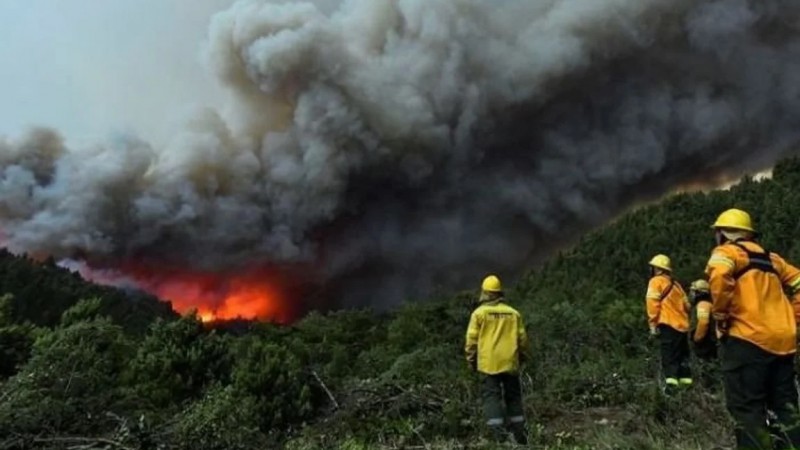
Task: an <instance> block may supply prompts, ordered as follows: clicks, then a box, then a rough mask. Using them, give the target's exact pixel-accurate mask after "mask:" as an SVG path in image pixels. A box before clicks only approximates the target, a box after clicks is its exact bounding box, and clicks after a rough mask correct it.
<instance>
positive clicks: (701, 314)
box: [692, 300, 714, 342]
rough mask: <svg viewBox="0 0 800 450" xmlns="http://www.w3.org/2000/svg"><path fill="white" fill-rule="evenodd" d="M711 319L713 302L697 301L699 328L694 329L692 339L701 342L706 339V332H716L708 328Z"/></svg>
mask: <svg viewBox="0 0 800 450" xmlns="http://www.w3.org/2000/svg"><path fill="white" fill-rule="evenodd" d="M710 321H711V302H709V301H706V300H702V301H699V302H697V328H696V329H695V330H694V336H692V340H693V341H694V342H701V341H702V340H703V339H705V337H706V334H708V333H709V331H710V332H712V333H713V332H714V331H713V330H709V329H708V324H709V322H710Z"/></svg>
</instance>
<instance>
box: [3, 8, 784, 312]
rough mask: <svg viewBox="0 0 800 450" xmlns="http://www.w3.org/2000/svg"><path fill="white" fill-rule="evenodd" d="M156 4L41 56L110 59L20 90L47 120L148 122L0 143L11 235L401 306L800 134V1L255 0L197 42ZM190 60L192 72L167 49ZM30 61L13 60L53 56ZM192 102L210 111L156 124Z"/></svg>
mask: <svg viewBox="0 0 800 450" xmlns="http://www.w3.org/2000/svg"><path fill="white" fill-rule="evenodd" d="M34 3H35V2H34ZM132 3H133V2H132ZM144 3H148V4H152V5H155V4H156V3H157V2H156V0H153V1H152V2H144ZM164 3H167V4H172V5H173V6H174V7H175V9H172V10H170V11H169V12H166V11H163V10H162V9H161V8H160V7H154V9H153V11H147V12H146V11H144V10H145V9H146V8H144V7H142V11H141V14H142V17H145V16H146V17H150V16H149V15H150V14H153V15H159V14H161V15H159V17H158V19H152V18H150V19H148V20H153V21H154V22H153V23H152V25H141V26H142V27H143V28H148V27H152V28H148V31H149V32H145V33H144V35H145V36H146V37H141V38H139V37H134V36H139V35H138V34H137V33H134V32H130V31H127V30H128V28H130V27H133V26H134V25H132V24H133V23H135V22H137V20H138V19H133V18H129V17H131V16H133V13H128V14H125V13H124V12H123V13H121V14H119V13H118V12H115V13H114V14H112V16H113V17H112V16H107V17H106V18H105V19H97V23H98V25H97V26H99V27H100V28H102V29H105V30H106V32H107V33H112V30H113V33H112V34H120V35H125V37H124V38H121V41H119V42H117V41H116V40H115V39H114V38H113V37H110V38H109V39H108V40H107V41H106V40H105V39H100V38H98V37H97V36H93V37H92V36H90V37H88V38H86V42H88V43H91V45H89V44H87V45H88V47H87V48H90V49H92V48H94V50H85V49H84V48H82V47H81V45H77V47H76V49H75V50H74V51H73V50H67V49H64V52H63V53H62V52H56V53H58V54H59V55H61V56H60V57H61V58H63V60H64V61H66V62H63V63H61V65H54V66H55V67H54V68H53V69H52V70H51V71H55V72H63V73H70V74H71V75H70V76H71V77H79V76H78V75H76V74H75V73H76V71H78V72H80V71H79V70H78V69H76V67H77V68H83V70H84V71H88V72H91V75H89V77H90V78H91V77H99V80H98V79H93V81H91V82H87V83H86V84H85V85H81V86H82V87H81V88H80V89H78V91H80V92H78V91H76V93H73V94H64V93H63V91H62V90H59V89H55V88H53V87H52V86H51V87H50V88H49V90H48V89H44V90H43V91H42V93H41V94H37V92H38V91H37V88H36V86H37V85H36V82H35V80H36V79H37V78H38V77H42V76H44V75H41V74H39V75H36V76H33V75H32V81H25V82H23V83H22V86H28V88H30V89H31V91H32V92H33V93H34V94H31V98H34V97H36V96H37V95H39V97H38V98H37V102H39V101H40V102H42V103H43V104H44V105H46V104H47V102H49V101H52V102H53V103H54V105H55V106H54V107H53V110H47V112H46V113H44V112H42V113H38V112H37V111H42V110H41V109H29V108H24V109H23V110H24V111H27V112H26V114H30V116H28V117H29V119H27V120H30V121H31V122H33V123H45V124H49V125H56V126H58V125H61V124H60V123H57V122H58V121H56V120H48V117H62V115H64V114H66V115H69V114H70V111H71V109H72V108H77V109H80V110H82V109H83V108H84V106H83V104H82V103H81V102H82V101H83V98H84V97H85V103H86V106H85V109H86V111H82V112H81V113H79V114H78V113H76V114H77V116H78V117H73V118H63V117H62V118H61V119H60V120H65V121H66V122H64V125H63V126H64V127H65V128H66V130H67V134H68V133H69V132H71V130H73V129H74V130H77V131H76V132H78V133H84V132H86V130H91V132H92V133H95V132H97V129H96V128H94V127H98V126H100V127H103V128H105V127H109V128H110V129H114V127H115V126H129V127H132V128H133V130H134V131H135V132H136V133H133V134H131V135H128V136H123V137H120V136H117V137H115V138H114V139H111V140H98V141H97V143H96V144H92V145H81V146H69V147H68V146H65V145H63V143H62V141H61V138H60V137H59V136H58V134H57V133H56V132H54V131H52V130H47V129H42V130H38V131H36V132H34V133H32V134H30V135H27V136H24V137H21V138H18V139H14V140H11V141H8V142H6V143H3V142H2V141H0V194H2V196H0V229H1V230H2V231H3V232H4V234H5V235H6V238H7V241H8V245H9V247H10V248H12V249H13V250H16V251H27V252H33V253H34V254H47V255H54V256H56V257H57V258H70V259H74V260H85V261H86V262H87V263H88V264H89V265H90V266H93V267H102V268H103V269H110V270H112V271H113V270H119V271H122V272H125V273H127V274H134V275H133V276H134V277H139V279H140V280H143V281H141V283H142V285H144V286H154V285H160V284H159V283H163V282H165V281H164V280H160V279H159V280H156V279H154V278H157V275H158V274H159V273H160V274H162V275H163V273H168V272H169V270H167V271H166V272H165V271H159V270H154V269H152V268H153V267H167V268H172V269H174V268H176V267H177V268H182V269H187V270H189V269H191V270H198V271H203V272H204V273H208V272H212V273H231V272H235V271H237V270H243V269H242V268H248V270H251V269H252V268H253V267H260V268H264V270H267V271H270V273H271V271H276V270H277V271H279V272H280V271H284V270H286V269H288V268H293V269H296V268H298V267H302V268H303V270H302V271H301V272H300V273H301V274H302V276H301V278H304V279H303V280H301V281H302V282H311V281H313V282H314V283H319V284H321V286H322V287H327V288H329V289H328V290H327V292H328V295H330V296H333V297H334V298H333V300H330V299H329V300H326V301H334V302H335V303H336V304H365V303H366V304H373V305H387V304H394V303H396V302H397V301H400V300H402V299H404V298H408V297H418V296H423V295H425V294H427V293H429V292H430V291H431V290H432V289H434V288H435V287H442V286H443V287H466V286H472V285H474V284H475V283H476V280H478V279H479V277H480V276H482V275H484V274H486V273H488V272H499V273H501V274H503V275H512V274H514V273H516V272H518V271H519V270H521V269H523V268H524V267H525V266H526V265H528V264H530V263H531V262H532V261H536V260H539V259H541V258H545V257H547V256H548V255H549V254H550V253H551V252H552V251H553V249H554V248H557V247H558V246H561V245H565V244H568V243H570V242H571V241H572V240H573V239H574V238H575V237H576V236H578V235H579V234H580V233H582V232H585V231H586V230H588V229H591V228H593V227H596V226H599V225H601V224H603V223H604V222H606V221H607V220H609V219H611V218H613V217H614V216H615V215H616V214H619V213H620V212H621V211H623V210H624V209H625V208H627V207H630V206H631V205H634V204H635V203H636V202H638V201H642V200H649V199H652V198H656V197H658V196H660V195H663V194H665V193H667V192H669V191H671V190H673V189H675V188H677V187H679V186H682V185H686V184H692V185H696V184H704V183H705V184H714V183H715V182H716V181H717V180H719V179H721V178H726V177H730V176H733V175H736V174H739V173H743V172H745V171H756V170H760V169H763V168H766V167H769V166H770V165H771V164H772V163H773V162H774V161H775V160H776V159H777V158H779V157H781V156H783V155H787V154H790V153H791V152H792V149H793V148H795V146H796V144H797V141H798V139H800V31H798V23H800V22H798V21H799V20H800V3H799V2H797V1H796V0H791V1H790V0H758V1H756V0H751V1H748V0H700V1H698V0H591V1H590V0H538V1H531V0H503V1H496V0H491V1H490V0H447V1H431V0H349V1H344V2H337V1H330V2H327V3H328V4H327V5H325V7H320V6H319V3H317V4H315V3H312V2H304V1H267V0H260V1H257V0H241V1H238V2H236V3H234V4H231V5H225V6H226V8H224V10H223V11H222V12H220V13H219V14H216V15H214V16H213V18H210V21H209V23H208V24H207V25H208V26H207V27H206V31H205V34H203V33H201V31H200V30H201V29H202V27H201V26H200V25H201V24H202V22H203V21H202V16H203V14H201V11H194V10H192V11H184V10H185V9H187V8H189V7H184V6H180V7H178V6H175V5H179V3H178V2H177V1H176V2H164ZM212 3H213V2H210V3H209V5H207V6H209V7H210V6H214V5H212ZM52 4H53V5H55V1H54V2H53V3H52ZM87 4H88V3H87ZM119 5H122V3H121V2H119ZM216 6H218V5H216ZM192 7H194V5H192ZM120 8H121V6H120ZM123 9H124V8H123ZM134 9H136V10H138V9H139V7H138V6H137V7H135V8H134ZM189 9H191V8H189ZM199 9H202V8H199ZM211 9H213V8H211ZM110 10H113V8H110ZM110 10H109V11H110ZM156 11H160V13H157V12H156ZM207 12H208V10H206V13H207ZM106 13H108V12H104V14H106ZM98 14H99V13H98ZM76 15H77V17H76V16H72V18H71V19H68V20H67V19H64V20H66V22H65V24H69V26H75V22H76V21H78V20H88V19H85V18H84V17H83V16H82V15H80V14H78V13H76ZM184 15H187V17H192V19H187V20H186V21H184V19H183V17H184ZM3 16H5V14H3ZM89 17H92V15H89ZM195 18H196V24H197V26H195ZM59 20H62V19H61V18H60V16H59ZM141 20H143V21H144V22H146V20H145V19H141ZM100 24H102V26H100ZM63 26H67V25H63ZM24 28H25V32H24V33H22V32H20V33H22V34H23V35H25V34H28V35H30V34H33V35H35V36H38V35H37V34H36V31H35V30H31V29H29V28H28V27H24ZM155 30H161V31H155ZM46 35H47V34H45V36H46ZM78 35H79V36H80V34H78ZM198 35H199V36H198ZM162 36H163V39H162V38H161V37H162ZM202 36H206V39H205V41H206V42H205V43H203V42H201V41H202V40H203V39H201V37H202ZM43 39H44V38H43ZM173 39H174V40H175V42H176V43H175V44H174V45H175V47H169V46H166V43H167V42H172V40H173ZM98 40H101V41H103V42H102V45H101V44H99V43H97V42H95V41H98ZM193 40H196V41H197V45H198V47H197V48H193V46H192V45H191V42H192V41H193ZM56 41H57V39H56ZM16 45H20V46H21V47H20V48H25V44H16ZM52 45H56V46H58V44H57V43H53V44H52ZM95 46H100V47H95ZM44 47H47V45H45V46H44ZM79 47H80V50H79V49H78V48H79ZM98 48H100V50H98ZM165 48H166V50H165ZM183 49H185V50H183ZM4 51H6V50H4ZM50 51H52V49H51V50H50ZM15 52H16V51H14V52H12V53H10V55H11V56H14V55H15ZM87 52H88V53H87ZM93 52H94V53H93ZM151 52H153V53H151ZM194 52H197V54H200V55H202V58H198V60H202V61H203V62H204V63H203V64H202V65H201V67H202V69H196V67H197V66H195V65H194V64H200V63H195V62H194V61H195V60H193V59H191V58H189V59H185V60H184V59H181V57H179V56H176V55H183V54H190V55H195V53H194ZM87 54H89V55H91V54H94V57H87V56H86V55H87ZM126 55H131V58H134V59H133V60H134V61H135V60H136V59H135V58H137V57H138V58H143V59H142V61H146V63H144V62H143V63H142V64H143V65H142V67H139V66H138V65H137V64H135V63H131V62H130V61H131V60H129V59H128V58H127V57H126ZM137 55H138V56H137ZM142 55H144V56H142ZM104 57H108V58H109V60H110V61H112V62H113V61H116V65H115V64H111V63H110V64H109V65H108V66H107V67H102V66H103V58H104ZM10 59H11V61H16V60H15V59H14V58H13V57H12V58H10ZM54 59H55V60H59V58H54ZM8 60H9V58H4V64H8V63H7V62H5V61H8ZM21 60H22V61H25V62H26V63H27V64H23V63H22V61H20V63H19V64H20V65H22V66H25V67H23V68H21V69H20V68H15V69H14V70H15V71H16V73H22V74H25V73H28V72H30V73H31V74H33V73H35V72H42V71H45V72H47V71H48V70H46V69H49V67H48V66H47V65H46V64H45V65H44V67H45V70H43V69H42V66H43V64H42V63H39V64H36V60H35V59H34V60H31V59H30V56H24V57H22V58H21ZM87 61H88V62H87ZM123 62H125V63H123ZM125 64H128V65H125ZM95 65H99V66H101V68H99V69H97V71H95V69H94V67H95ZM109 67H113V69H111V68H109ZM195 70H202V71H204V72H203V73H195ZM109 73H111V74H114V75H111V76H109V75H107V74H109ZM162 73H163V74H164V76H163V77H162V76H161V74H162ZM104 74H105V75H104ZM166 74H169V75H166ZM53 76H54V75H52V74H48V75H47V77H53ZM56 77H57V75H56ZM48 79H49V78H48ZM184 79H185V80H186V81H185V84H184V82H183V80H184ZM131 80H135V81H131ZM206 80H214V81H213V82H214V83H215V84H216V86H217V88H216V89H217V90H216V91H215V90H213V89H211V88H209V89H208V90H206V89H205V88H203V87H202V86H204V85H205V83H207V82H208V81H206ZM3 84H13V82H8V81H4V83H3ZM198 86H199V87H198ZM6 88H8V87H6V86H4V89H6ZM20 90H23V89H20ZM195 93H196V95H195ZM70 95H71V97H70ZM50 97H52V98H50ZM198 101H202V103H209V106H211V108H209V109H206V110H203V111H201V112H196V113H195V114H194V115H192V116H190V120H188V121H184V123H178V124H171V126H173V128H171V129H170V130H165V129H164V128H163V124H164V123H165V122H163V121H169V120H173V117H174V116H178V115H180V111H182V110H181V108H183V107H184V104H190V103H192V102H198ZM64 105H67V106H64ZM5 107H6V106H4V108H5ZM36 108H44V109H46V107H45V106H41V107H40V106H37V107H36ZM112 111H113V113H111V112H112ZM3 114H4V116H5V115H7V114H8V113H6V112H4V113H3ZM37 114H38V116H37ZM83 114H85V116H83ZM4 116H0V117H4ZM92 117H97V118H99V119H98V120H93V119H92ZM84 118H85V119H84ZM162 120H163V121H162ZM70 121H72V123H70ZM110 121H112V122H113V121H119V122H121V123H122V125H114V124H113V123H109V122H110ZM86 123H91V125H85V124H86ZM82 124H83V125H82ZM81 127H88V128H81ZM154 136H155V137H154ZM143 265H145V266H146V267H149V268H150V269H148V270H143V269H142V266H143ZM172 269H170V270H172ZM143 274H144V275H143ZM295 275H296V274H295ZM306 284H308V283H306ZM155 290H156V291H157V290H158V289H155Z"/></svg>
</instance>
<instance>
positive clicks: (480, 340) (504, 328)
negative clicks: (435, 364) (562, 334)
mask: <svg viewBox="0 0 800 450" xmlns="http://www.w3.org/2000/svg"><path fill="white" fill-rule="evenodd" d="M479 302H480V305H479V306H478V308H477V309H475V311H473V313H472V316H471V317H470V320H469V327H468V328H467V336H466V345H465V348H464V350H465V352H466V357H467V362H468V363H469V365H470V367H471V368H473V369H474V370H477V371H478V372H479V373H480V374H481V378H482V379H481V382H482V387H481V397H482V399H483V409H484V413H485V414H486V424H487V425H488V426H489V429H490V431H491V433H492V437H493V438H494V439H495V440H498V441H502V440H504V437H505V436H506V434H505V432H504V427H503V425H504V423H505V419H506V417H507V418H508V422H509V428H510V429H511V432H512V433H513V435H514V439H515V440H516V441H517V443H519V444H526V443H527V440H528V438H527V432H526V431H525V415H524V413H523V406H522V390H521V387H520V380H519V367H520V360H521V359H522V358H524V356H525V355H526V353H527V351H528V338H527V335H526V333H525V325H524V323H523V321H522V316H521V315H520V313H519V312H517V310H516V309H514V308H512V307H511V306H509V305H508V304H507V303H506V302H505V300H504V298H503V288H502V285H501V284H500V280H499V279H498V278H497V277H496V276H494V275H490V276H488V277H486V278H485V279H484V280H483V285H482V287H481V295H480V300H479ZM504 404H505V408H504V407H503V406H504ZM504 409H505V411H504Z"/></svg>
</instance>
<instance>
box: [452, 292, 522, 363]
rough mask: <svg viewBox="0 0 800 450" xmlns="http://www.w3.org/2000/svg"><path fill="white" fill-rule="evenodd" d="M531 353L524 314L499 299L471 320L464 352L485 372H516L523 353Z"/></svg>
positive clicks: (477, 311) (487, 304)
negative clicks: (528, 351)
mask: <svg viewBox="0 0 800 450" xmlns="http://www.w3.org/2000/svg"><path fill="white" fill-rule="evenodd" d="M527 350H528V336H527V334H526V332H525V324H524V323H523V320H522V315H521V314H520V313H519V312H517V310H516V309H514V308H512V307H511V306H508V305H507V304H505V303H503V301H502V300H496V301H493V302H489V303H484V304H482V305H480V306H479V307H478V308H477V309H475V311H473V313H472V316H471V317H470V320H469V326H468V328H467V335H466V345H465V346H464V351H465V353H466V357H467V361H468V362H469V363H470V364H472V365H475V366H476V368H477V370H478V371H479V372H481V373H485V374H488V375H494V374H498V373H506V372H509V373H516V372H518V371H519V359H520V354H524V353H525V352H527Z"/></svg>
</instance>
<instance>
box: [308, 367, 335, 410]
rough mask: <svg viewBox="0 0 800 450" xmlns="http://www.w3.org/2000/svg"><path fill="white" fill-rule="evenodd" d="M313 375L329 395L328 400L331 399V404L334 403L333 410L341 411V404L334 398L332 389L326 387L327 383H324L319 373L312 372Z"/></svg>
mask: <svg viewBox="0 0 800 450" xmlns="http://www.w3.org/2000/svg"><path fill="white" fill-rule="evenodd" d="M311 374H312V375H314V378H316V379H317V382H318V383H319V385H320V386H322V389H323V390H325V393H326V394H328V398H329V399H331V402H332V403H333V408H334V409H339V402H337V401H336V398H335V397H334V396H333V393H332V392H331V390H330V389H328V386H326V385H325V382H323V381H322V378H320V377H319V375H318V374H317V371H315V370H312V371H311Z"/></svg>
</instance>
